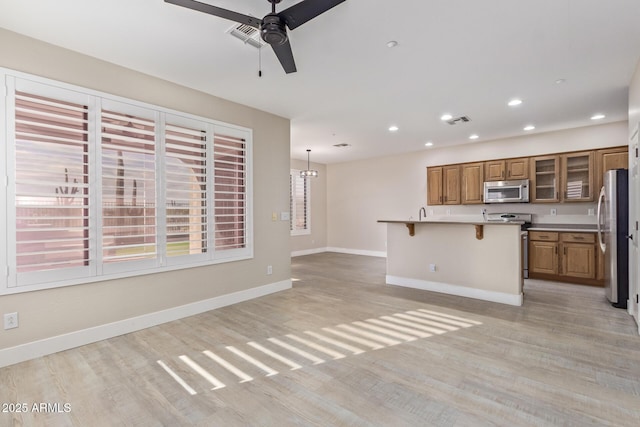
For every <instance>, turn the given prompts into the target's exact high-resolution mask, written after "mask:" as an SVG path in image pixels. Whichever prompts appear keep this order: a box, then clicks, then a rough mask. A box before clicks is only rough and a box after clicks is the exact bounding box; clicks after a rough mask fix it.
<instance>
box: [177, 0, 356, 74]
mask: <svg viewBox="0 0 640 427" xmlns="http://www.w3.org/2000/svg"><path fill="white" fill-rule="evenodd" d="M164 1H165V2H166V3H171V4H175V5H177V6H182V7H186V8H189V9H193V10H197V11H199V12H204V13H208V14H210V15H215V16H219V17H221V18H225V19H229V20H231V21H235V22H238V23H240V24H245V25H249V26H251V27H254V28H257V29H258V30H259V31H260V36H261V37H262V40H264V41H265V42H266V43H268V44H270V45H271V47H272V48H273V51H274V52H275V54H276V56H277V57H278V60H279V61H280V64H282V68H284V71H285V72H286V73H287V74H289V73H295V72H296V71H297V70H296V63H295V61H294V60H293V52H292V51H291V43H289V37H288V35H287V28H286V27H289V29H290V30H293V29H295V28H298V27H299V26H300V25H302V24H304V23H305V22H307V21H310V20H312V19H313V18H315V17H316V16H318V15H320V14H322V13H324V12H326V11H328V10H329V9H331V8H333V7H335V6H337V5H339V4H340V3H342V2H344V1H345V0H303V1H301V2H299V3H296V4H294V5H293V6H291V7H289V8H288V9H285V10H283V11H281V12H279V13H276V4H278V3H280V2H281V1H282V0H267V1H268V2H269V3H271V13H269V14H267V15H266V16H265V17H264V18H262V19H258V18H254V17H253V16H249V15H243V14H242V13H237V12H233V11H231V10H227V9H222V8H220V7H216V6H211V5H210V4H207V3H202V2H199V1H195V0H164Z"/></svg>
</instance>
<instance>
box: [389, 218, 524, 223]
mask: <svg viewBox="0 0 640 427" xmlns="http://www.w3.org/2000/svg"><path fill="white" fill-rule="evenodd" d="M378 222H387V223H396V224H472V225H522V224H524V221H483V220H476V219H467V218H464V219H455V220H454V219H423V220H422V221H418V220H415V219H404V220H403V219H379V220H378Z"/></svg>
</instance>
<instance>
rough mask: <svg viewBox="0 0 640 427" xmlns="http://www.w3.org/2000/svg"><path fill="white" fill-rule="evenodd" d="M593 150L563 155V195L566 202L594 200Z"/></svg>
mask: <svg viewBox="0 0 640 427" xmlns="http://www.w3.org/2000/svg"><path fill="white" fill-rule="evenodd" d="M593 157H594V156H593V151H585V152H581V153H571V154H564V155H562V162H561V163H562V177H561V180H562V186H563V193H562V197H563V199H564V201H565V202H590V201H593V198H594V194H593V193H594V191H593V175H594V167H593Z"/></svg>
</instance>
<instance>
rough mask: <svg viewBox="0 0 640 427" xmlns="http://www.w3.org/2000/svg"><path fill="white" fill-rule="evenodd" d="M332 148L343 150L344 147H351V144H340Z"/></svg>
mask: <svg viewBox="0 0 640 427" xmlns="http://www.w3.org/2000/svg"><path fill="white" fill-rule="evenodd" d="M333 146H334V147H338V148H344V147H351V144H346V143H344V142H342V143H340V144H333Z"/></svg>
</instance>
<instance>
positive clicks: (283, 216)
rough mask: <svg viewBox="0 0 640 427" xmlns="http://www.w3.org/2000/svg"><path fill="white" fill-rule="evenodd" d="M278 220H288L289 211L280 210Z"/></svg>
mask: <svg viewBox="0 0 640 427" xmlns="http://www.w3.org/2000/svg"><path fill="white" fill-rule="evenodd" d="M280 221H289V212H280Z"/></svg>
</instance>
